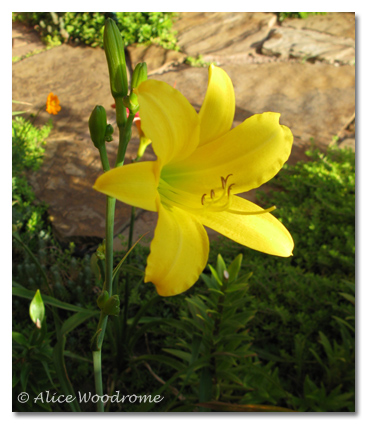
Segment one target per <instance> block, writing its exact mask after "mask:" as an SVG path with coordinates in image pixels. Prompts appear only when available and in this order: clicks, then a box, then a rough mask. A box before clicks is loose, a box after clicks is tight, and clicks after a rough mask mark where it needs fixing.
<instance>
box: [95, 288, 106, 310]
mask: <svg viewBox="0 0 368 425" xmlns="http://www.w3.org/2000/svg"><path fill="white" fill-rule="evenodd" d="M108 299H109V293H108V292H107V291H102V292H101V294H100V295H99V296H98V298H97V305H98V306H99V308H100V309H101V310H103V308H104V307H105V305H106V302H107V301H108Z"/></svg>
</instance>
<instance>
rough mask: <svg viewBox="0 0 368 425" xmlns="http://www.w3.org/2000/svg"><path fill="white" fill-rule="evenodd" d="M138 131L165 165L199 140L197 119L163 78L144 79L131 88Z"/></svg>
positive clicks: (181, 157) (187, 151)
mask: <svg viewBox="0 0 368 425" xmlns="http://www.w3.org/2000/svg"><path fill="white" fill-rule="evenodd" d="M135 93H136V94H137V96H138V101H139V114H140V117H141V124H142V130H143V132H144V134H145V136H146V137H147V138H148V139H151V140H152V147H153V150H154V151H155V154H156V155H157V157H158V158H160V159H161V160H162V164H163V165H165V164H167V163H168V162H170V161H175V160H177V159H184V158H186V157H187V156H189V155H190V154H191V153H192V152H193V151H194V150H195V149H196V147H197V146H198V143H199V118H198V115H197V113H196V111H195V109H194V108H193V106H192V105H191V104H190V103H189V102H188V100H187V99H186V98H185V97H184V96H183V95H182V94H181V93H180V92H179V91H178V90H176V89H174V88H173V87H171V86H170V85H168V84H167V83H164V82H163V81H156V80H147V81H145V82H143V83H142V84H140V85H139V88H138V89H136V90H135Z"/></svg>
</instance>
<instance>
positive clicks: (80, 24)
mask: <svg viewBox="0 0 368 425" xmlns="http://www.w3.org/2000/svg"><path fill="white" fill-rule="evenodd" d="M175 16H176V14H175V13H173V12H116V13H114V12H105V13H100V12H59V13H55V12H22V13H15V14H13V19H15V20H18V21H21V22H25V23H27V24H29V25H32V26H34V27H35V29H36V30H37V31H38V32H39V33H40V34H41V37H42V39H43V40H44V42H45V43H46V44H61V43H62V42H64V41H66V40H70V41H72V42H73V43H77V44H85V45H89V46H92V47H97V46H99V47H103V29H104V25H105V19H106V18H108V17H110V18H112V19H114V20H115V21H116V24H117V26H118V28H119V30H120V32H121V35H122V37H123V40H124V42H125V45H126V46H127V45H129V44H133V43H156V44H160V45H162V46H163V47H165V48H175V46H176V38H175V35H174V34H173V32H172V30H171V29H172V22H173V19H174V18H175Z"/></svg>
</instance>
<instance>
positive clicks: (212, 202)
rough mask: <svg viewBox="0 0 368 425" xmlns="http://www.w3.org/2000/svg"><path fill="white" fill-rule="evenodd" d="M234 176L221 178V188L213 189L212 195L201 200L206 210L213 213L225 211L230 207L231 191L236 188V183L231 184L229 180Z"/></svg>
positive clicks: (204, 196)
mask: <svg viewBox="0 0 368 425" xmlns="http://www.w3.org/2000/svg"><path fill="white" fill-rule="evenodd" d="M231 176H232V174H229V175H228V176H227V177H221V187H220V188H216V189H211V191H210V193H209V194H207V193H205V194H203V195H202V198H201V204H202V205H203V206H204V208H205V209H210V210H211V211H224V210H227V209H228V208H229V207H230V199H231V198H230V191H231V188H232V187H233V186H234V183H232V184H229V183H228V180H229V177H231Z"/></svg>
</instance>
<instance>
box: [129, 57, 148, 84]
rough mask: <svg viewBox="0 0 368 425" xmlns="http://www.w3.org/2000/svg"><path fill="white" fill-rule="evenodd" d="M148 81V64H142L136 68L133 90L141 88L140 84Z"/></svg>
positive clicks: (133, 77)
mask: <svg viewBox="0 0 368 425" xmlns="http://www.w3.org/2000/svg"><path fill="white" fill-rule="evenodd" d="M146 80H147V64H146V62H140V63H138V64H137V66H136V67H135V68H134V71H133V76H132V83H131V87H132V90H133V89H135V88H136V87H138V86H139V84H140V83H143V81H146Z"/></svg>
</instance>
